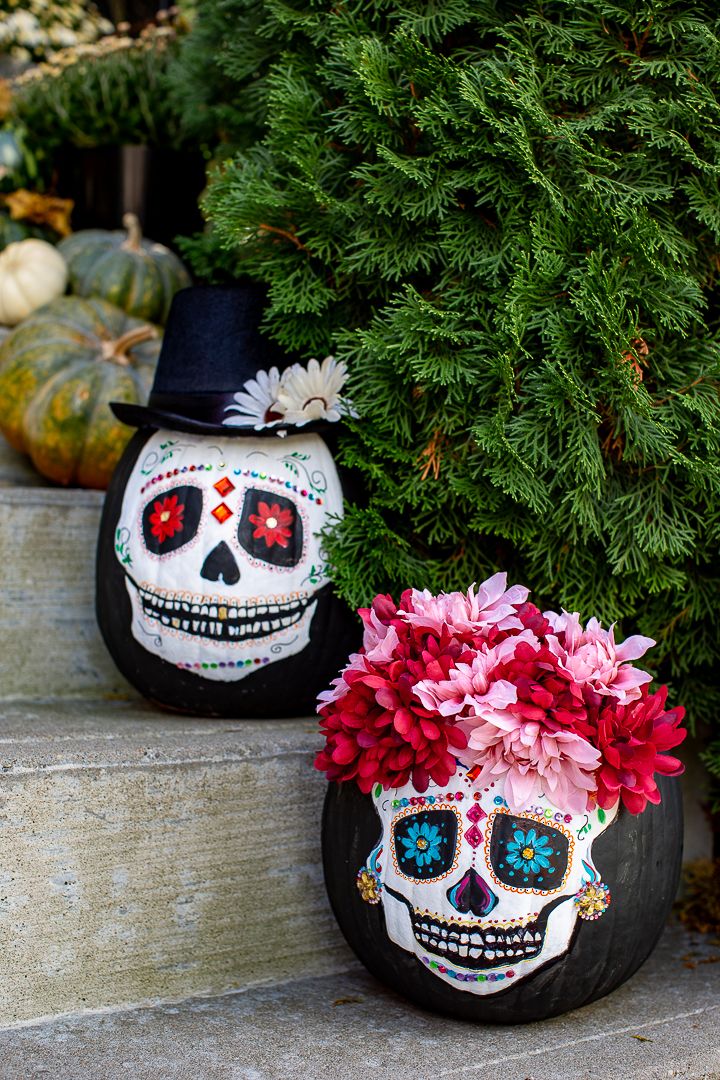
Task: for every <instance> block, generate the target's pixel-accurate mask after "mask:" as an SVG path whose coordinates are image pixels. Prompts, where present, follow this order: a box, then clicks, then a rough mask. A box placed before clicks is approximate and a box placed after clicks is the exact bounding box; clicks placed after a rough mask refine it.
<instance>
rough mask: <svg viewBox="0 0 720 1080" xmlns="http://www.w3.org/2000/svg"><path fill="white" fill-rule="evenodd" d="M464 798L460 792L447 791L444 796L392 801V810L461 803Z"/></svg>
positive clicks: (416, 797)
mask: <svg viewBox="0 0 720 1080" xmlns="http://www.w3.org/2000/svg"><path fill="white" fill-rule="evenodd" d="M464 798H465V795H464V794H463V792H462V791H456V792H454V793H453V792H452V791H448V793H447V794H446V795H413V796H412V798H410V799H393V801H392V808H393V810H398V809H399V808H400V807H401V806H427V805H430V806H432V805H433V804H434V803H441V802H452V801H453V799H455V800H457V802H462V800H463V799H464Z"/></svg>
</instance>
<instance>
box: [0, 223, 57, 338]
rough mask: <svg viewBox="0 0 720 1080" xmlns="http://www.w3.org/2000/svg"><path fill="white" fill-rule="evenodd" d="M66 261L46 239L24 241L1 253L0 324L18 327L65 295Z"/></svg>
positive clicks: (10, 246)
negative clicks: (36, 312) (37, 311)
mask: <svg viewBox="0 0 720 1080" xmlns="http://www.w3.org/2000/svg"><path fill="white" fill-rule="evenodd" d="M67 279H68V271H67V264H66V262H65V259H64V258H63V257H62V255H61V254H60V252H59V251H58V250H57V248H54V247H53V246H52V244H48V243H46V242H45V240H20V241H19V242H18V243H15V244H8V246H7V247H6V248H5V250H4V251H2V252H0V323H3V324H4V325H5V326H15V325H16V324H17V323H19V322H20V321H21V320H22V319H24V318H25V317H26V316H27V315H29V314H30V312H31V311H35V309H36V308H39V307H42V306H43V304H47V303H49V302H50V301H51V300H55V299H56V297H58V296H62V294H63V293H64V292H65V288H66V286H67Z"/></svg>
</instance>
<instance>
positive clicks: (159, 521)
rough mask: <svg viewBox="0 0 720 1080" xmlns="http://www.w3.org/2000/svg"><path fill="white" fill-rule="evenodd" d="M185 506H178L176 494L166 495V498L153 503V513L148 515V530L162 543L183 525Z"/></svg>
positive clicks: (181, 504)
mask: <svg viewBox="0 0 720 1080" xmlns="http://www.w3.org/2000/svg"><path fill="white" fill-rule="evenodd" d="M184 513H185V506H184V504H183V503H180V505H179V506H178V497H177V495H168V496H167V497H166V498H164V499H162V500H160V499H158V501H157V502H156V503H155V507H154V510H153V513H152V514H151V515H150V524H151V526H152V528H151V529H150V532H151V533H152V534H153V536H156V537H157V538H158V540H159V541H160V543H161V544H162V543H163V541H164V540H167V539H169V537H171V536H174V535H175V533H176V532H180V530H181V529H182V527H183V514H184Z"/></svg>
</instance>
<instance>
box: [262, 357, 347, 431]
mask: <svg viewBox="0 0 720 1080" xmlns="http://www.w3.org/2000/svg"><path fill="white" fill-rule="evenodd" d="M346 378H347V368H346V366H345V364H344V362H343V361H340V362H338V361H336V360H335V358H334V357H332V356H326V357H325V359H324V360H323V362H322V364H319V363H318V362H317V360H310V361H309V362H308V366H307V368H304V367H303V366H302V365H301V364H293V366H292V367H289V368H288V369H287V371H286V372H285V374H284V377H283V380H282V384H281V386H280V391H279V393H278V405H279V407H280V409H281V410H282V412H283V413H284V421H285V423H286V424H293V425H294V426H295V427H302V426H303V425H304V424H309V423H311V421H313V420H330V421H336V420H339V419H340V418H341V417H342V416H343V415H344V414H345V413H346V412H347V406H346V405H344V404H343V401H342V399H341V396H340V395H341V391H342V388H343V386H344V385H345V379H346Z"/></svg>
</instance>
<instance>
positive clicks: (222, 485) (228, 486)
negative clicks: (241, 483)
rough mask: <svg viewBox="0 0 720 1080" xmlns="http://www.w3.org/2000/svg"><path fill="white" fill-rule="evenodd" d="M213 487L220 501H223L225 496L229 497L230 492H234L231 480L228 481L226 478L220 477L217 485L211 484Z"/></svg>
mask: <svg viewBox="0 0 720 1080" xmlns="http://www.w3.org/2000/svg"><path fill="white" fill-rule="evenodd" d="M213 487H214V488H215V490H216V491H217V493H218V495H219V496H220V497H221V498H222V499H224V498H225V496H226V495H229V494H230V492H231V491H234V490H235V485H234V484H233V482H232V480H228V478H227V476H223V477H221V479H220V480H218V482H217V484H213ZM213 512H214V511H213Z"/></svg>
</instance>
